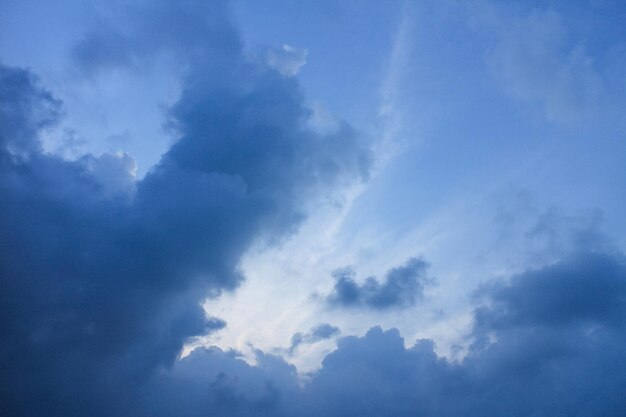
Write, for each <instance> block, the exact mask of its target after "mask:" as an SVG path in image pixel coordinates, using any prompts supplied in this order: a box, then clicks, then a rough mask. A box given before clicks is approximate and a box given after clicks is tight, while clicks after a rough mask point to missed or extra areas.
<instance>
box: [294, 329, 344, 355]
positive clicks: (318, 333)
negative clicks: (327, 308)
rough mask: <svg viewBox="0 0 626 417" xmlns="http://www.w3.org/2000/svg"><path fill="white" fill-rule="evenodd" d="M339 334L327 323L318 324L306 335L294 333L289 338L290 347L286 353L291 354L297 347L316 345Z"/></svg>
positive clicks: (337, 330)
mask: <svg viewBox="0 0 626 417" xmlns="http://www.w3.org/2000/svg"><path fill="white" fill-rule="evenodd" d="M340 333H341V331H340V330H339V328H338V327H335V326H332V325H330V324H328V323H322V324H319V325H317V326H315V327H313V328H312V329H310V330H309V331H308V332H306V333H301V332H298V333H295V334H294V335H293V336H291V345H290V346H289V349H288V350H287V352H288V353H289V354H293V353H294V352H295V350H296V349H297V348H298V346H300V345H302V344H311V343H316V342H319V341H321V340H326V339H330V338H331V337H335V336H338V335H339V334H340Z"/></svg>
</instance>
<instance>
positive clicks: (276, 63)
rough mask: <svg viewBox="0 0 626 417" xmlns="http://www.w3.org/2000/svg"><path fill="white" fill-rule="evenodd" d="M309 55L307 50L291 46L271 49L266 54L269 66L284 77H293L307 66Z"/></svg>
mask: <svg viewBox="0 0 626 417" xmlns="http://www.w3.org/2000/svg"><path fill="white" fill-rule="evenodd" d="M308 54H309V51H308V50H307V49H306V48H294V47H293V46H290V45H283V46H282V47H280V48H269V49H268V50H267V54H266V60H267V65H269V66H270V67H271V68H274V69H275V70H276V71H278V72H280V73H281V74H282V75H284V76H287V77H293V76H294V75H296V74H297V73H298V72H299V71H300V68H302V67H303V66H304V64H306V57H307V55H308Z"/></svg>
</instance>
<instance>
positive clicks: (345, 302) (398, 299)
mask: <svg viewBox="0 0 626 417" xmlns="http://www.w3.org/2000/svg"><path fill="white" fill-rule="evenodd" d="M427 268H428V263H426V262H425V261H424V260H422V259H419V258H411V259H409V260H408V261H407V262H406V263H405V264H404V265H402V266H399V267H396V268H393V269H391V270H390V271H389V272H387V274H386V275H385V281H384V282H382V283H381V282H379V281H378V280H377V279H376V278H374V277H369V278H367V279H366V280H365V282H364V283H363V284H359V283H357V282H356V280H355V275H356V274H355V272H354V270H353V269H352V268H343V269H339V270H337V271H335V272H334V273H333V275H334V277H335V279H336V282H335V286H334V287H333V291H332V292H331V294H329V295H328V296H327V297H326V299H327V302H328V303H329V304H330V305H332V306H337V307H369V308H373V309H381V310H382V309H388V308H393V307H410V306H412V305H414V304H415V303H416V302H417V301H418V300H419V299H421V297H422V296H423V291H424V287H425V286H426V285H427V284H430V283H432V279H431V278H429V277H428V276H427V275H426V269H427Z"/></svg>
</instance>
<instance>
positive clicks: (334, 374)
mask: <svg viewBox="0 0 626 417" xmlns="http://www.w3.org/2000/svg"><path fill="white" fill-rule="evenodd" d="M478 295H479V296H480V301H479V304H478V305H477V307H476V309H475V313H474V323H475V324H474V327H473V330H472V331H471V333H470V334H469V335H468V338H467V342H468V343H469V347H468V352H467V355H466V356H465V358H464V359H463V360H462V361H460V362H452V361H449V360H447V359H446V358H444V357H440V356H438V355H437V354H436V353H435V350H434V343H433V342H432V341H431V340H428V339H422V340H418V341H417V342H415V344H413V345H412V346H410V347H405V341H404V340H403V339H402V337H401V336H400V334H399V332H398V331H397V330H395V329H390V330H386V331H384V330H382V329H381V328H379V327H374V328H372V329H370V330H369V331H368V332H367V334H366V335H364V336H362V337H355V336H349V337H344V338H341V339H340V340H339V344H338V348H337V350H335V351H334V352H332V353H330V354H329V355H327V356H326V358H325V359H324V361H323V364H322V368H321V369H320V370H319V371H317V372H315V373H313V374H312V375H310V376H309V380H308V382H307V383H305V384H304V386H301V385H298V378H297V374H296V369H295V368H293V367H292V366H290V365H289V364H287V363H286V362H284V361H283V360H282V359H280V358H278V357H273V356H270V355H267V354H264V353H263V352H260V351H259V352H257V362H258V365H257V366H250V365H247V364H246V363H245V362H244V361H243V360H241V359H239V358H237V356H236V354H234V353H233V352H225V351H222V350H219V349H217V348H211V349H200V350H197V351H195V352H194V353H192V354H191V355H190V356H189V357H187V358H185V359H183V360H182V361H180V362H179V363H177V364H176V365H175V366H174V368H173V369H172V373H171V374H168V375H167V377H165V376H164V377H159V378H157V379H156V380H155V381H154V382H153V384H154V387H156V388H154V389H155V391H146V392H147V393H148V395H147V396H146V397H144V398H143V400H144V401H147V404H148V406H147V407H150V408H146V409H149V410H151V412H153V413H154V414H151V415H157V416H158V415H170V414H172V413H175V412H177V413H180V414H182V415H188V416H200V415H205V414H206V413H207V412H208V413H210V414H211V415H230V416H239V415H241V416H286V415H290V416H318V415H324V416H331V417H333V416H337V417H339V416H346V415H359V416H389V417H391V416H395V417H397V416H400V417H403V416H415V415H434V416H449V417H457V416H458V417H462V416H467V415H480V416H486V417H492V416H493V417H496V416H502V415H515V416H538V415H546V416H548V415H568V416H569V415H571V416H618V415H621V412H622V410H623V409H624V407H625V406H626V399H625V398H624V395H623V387H624V386H625V384H626V365H625V364H624V361H623V360H622V358H623V357H624V355H625V354H626V343H625V342H626V331H625V330H626V329H625V327H624V323H625V321H624V320H625V319H626V263H625V259H624V256H623V255H622V254H620V253H605V252H589V251H587V252H579V253H577V254H576V255H575V256H572V257H568V258H565V259H562V260H561V261H559V262H557V263H556V264H553V265H549V266H546V267H543V268H539V269H532V270H528V271H525V272H522V273H520V274H518V275H515V276H512V277H509V278H508V279H506V280H497V281H493V282H491V283H490V284H489V285H486V286H484V287H482V288H481V289H480V291H479V294H478ZM155 399H156V400H155ZM155 401H156V402H155ZM152 407H153V408H152ZM209 410H210V411H209Z"/></svg>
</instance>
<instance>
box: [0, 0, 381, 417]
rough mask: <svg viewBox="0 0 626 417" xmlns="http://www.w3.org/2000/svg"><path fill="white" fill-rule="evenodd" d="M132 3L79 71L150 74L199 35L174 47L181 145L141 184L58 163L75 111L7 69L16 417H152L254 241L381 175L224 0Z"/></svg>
mask: <svg viewBox="0 0 626 417" xmlns="http://www.w3.org/2000/svg"><path fill="white" fill-rule="evenodd" d="M133 10H134V9H133ZM133 10H131V11H130V12H129V15H130V16H139V15H140V18H138V19H139V20H137V22H136V27H134V29H133V30H130V31H128V32H127V33H124V36H118V35H117V34H116V33H114V31H113V32H111V31H110V30H109V28H110V27H112V25H113V24H112V23H111V24H110V25H103V26H101V28H100V29H98V31H97V36H96V35H94V34H92V35H88V36H87V37H86V38H85V39H84V40H83V41H81V43H80V45H79V46H78V48H79V50H80V51H82V52H81V53H82V55H81V54H79V55H78V57H77V58H76V59H77V61H76V62H77V69H78V70H79V71H83V72H84V73H88V72H90V71H92V73H94V74H95V73H97V72H98V71H109V70H111V68H112V67H113V66H119V65H126V64H127V63H128V62H131V63H132V64H133V65H139V66H141V65H148V64H149V62H150V56H152V55H153V54H155V53H157V52H158V51H162V50H164V49H167V48H169V49H167V50H168V51H171V50H173V49H176V48H178V47H179V46H180V45H181V42H188V46H189V48H187V49H185V51H184V52H181V51H177V52H176V53H175V55H176V56H177V57H178V58H179V59H180V60H181V64H182V65H184V66H186V71H185V73H184V77H183V79H182V80H181V93H180V97H179V99H178V100H177V102H176V103H175V104H174V105H173V106H172V107H171V108H170V109H169V112H168V121H167V123H168V125H169V126H170V129H171V131H172V132H174V133H175V134H176V141H175V143H174V144H173V145H172V147H171V148H170V149H169V150H168V151H167V152H166V153H165V154H164V155H163V157H162V159H161V161H160V162H159V163H158V164H157V165H156V166H155V167H153V169H152V170H151V171H150V172H149V173H148V174H147V175H146V176H145V178H144V179H142V180H141V181H136V179H135V177H134V175H133V171H134V161H133V160H132V158H131V157H130V156H129V155H126V154H116V155H109V154H104V155H100V156H94V155H88V156H85V157H83V158H81V159H79V160H76V161H67V160H64V159H62V158H60V157H57V156H54V155H51V154H46V153H43V152H42V151H41V146H40V134H41V132H42V129H45V128H46V127H47V126H51V125H53V124H54V123H56V122H58V120H59V118H60V117H61V114H62V110H61V106H62V103H60V102H59V101H58V100H56V99H55V98H54V97H53V95H52V94H51V93H50V92H48V91H46V90H45V89H43V88H42V87H41V86H40V84H39V82H38V81H37V78H36V77H35V76H34V75H33V74H31V73H30V72H28V71H26V70H23V69H17V68H9V67H4V66H1V67H0V95H1V96H2V97H1V98H2V100H1V102H2V104H1V105H0V122H1V123H0V144H1V145H2V146H1V147H0V192H1V193H2V196H3V197H2V199H1V201H0V213H2V215H1V216H0V230H1V231H2V232H1V233H0V247H1V248H2V251H1V253H0V285H1V286H2V288H3V290H2V292H1V294H0V316H1V317H0V339H1V340H2V342H1V343H0V364H1V367H2V369H3V372H2V375H1V376H0V387H1V388H0V390H1V392H2V399H1V400H0V401H1V404H0V409H2V411H3V413H4V414H6V415H13V416H31V415H49V416H56V415H101V416H117V415H139V414H142V413H143V412H140V409H138V408H137V407H143V405H140V404H139V394H138V390H139V389H140V387H143V386H144V384H147V383H148V381H150V380H151V379H152V378H153V377H154V376H155V375H156V374H160V373H164V374H165V375H167V373H168V371H167V368H168V367H171V366H172V364H173V363H174V362H175V360H176V358H177V356H178V355H179V353H180V351H181V348H182V346H183V344H184V343H185V341H186V340H188V338H190V337H192V336H198V335H202V334H207V333H210V332H214V331H217V330H219V329H221V328H223V327H224V325H225V324H224V323H223V322H222V321H220V320H219V319H215V318H207V317H205V313H204V311H203V309H202V307H201V306H200V302H201V301H202V300H203V299H204V298H205V297H206V296H207V295H213V296H216V295H218V294H219V293H220V292H222V291H228V290H233V289H234V288H236V287H237V286H238V285H239V284H240V282H241V280H242V279H243V276H242V274H241V271H240V270H239V262H240V259H241V256H242V255H243V254H244V253H245V251H246V250H247V249H248V248H249V247H250V245H251V244H252V243H253V242H258V241H269V240H271V241H276V240H279V239H280V238H281V237H283V236H285V235H286V234H288V233H291V232H292V231H293V230H294V228H295V227H297V225H298V224H299V222H300V221H301V220H302V219H303V218H304V216H305V215H306V212H305V209H304V206H305V204H306V201H307V199H308V197H309V196H312V195H313V194H316V193H318V192H324V191H325V190H328V189H330V188H332V187H334V186H335V185H337V184H340V183H346V182H348V183H349V182H353V181H360V180H363V179H365V178H366V177H367V173H368V171H369V164H370V162H369V161H370V156H369V151H368V149H367V146H366V144H364V143H362V142H361V139H360V138H359V136H358V135H357V133H356V132H355V131H354V130H353V129H352V128H350V126H348V125H347V124H345V123H344V124H343V125H342V127H341V129H339V130H338V131H336V132H334V133H333V134H329V135H322V134H319V133H316V132H314V131H312V130H310V129H308V128H307V127H306V123H305V122H306V119H307V117H308V110H307V109H306V107H305V105H304V103H303V97H302V94H301V91H300V88H299V86H298V84H297V81H296V80H295V79H293V78H285V77H283V76H282V75H281V74H280V73H278V72H276V71H275V70H273V69H271V68H268V67H267V66H264V65H261V64H259V63H256V62H250V61H248V60H247V58H246V57H245V56H244V54H243V52H242V50H241V47H240V42H239V38H238V34H237V32H236V31H235V30H234V29H233V28H232V26H231V24H230V20H229V19H228V10H227V8H226V6H225V5H224V4H223V3H222V2H212V3H210V4H208V3H204V2H185V3H183V4H177V5H176V7H174V6H173V5H171V4H170V3H169V2H165V3H160V2H159V3H151V4H150V7H148V8H145V9H141V8H140V9H136V10H134V11H133ZM135 13H136V14H135ZM120 16H123V14H121V15H120ZM166 17H167V20H166V21H165V20H163V19H165V18H166ZM120 19H122V20H123V18H122V17H120ZM165 22H166V23H167V24H164V23H165ZM157 32H158V33H157ZM94 36H96V38H94ZM94 39H97V42H96V41H95V40H94ZM103 43H104V44H106V45H108V46H109V47H108V48H100V47H101V45H102V44H103ZM155 51H156V52H155ZM113 52H115V53H113ZM118 52H119V53H121V54H125V55H124V56H126V58H124V59H121V58H120V57H118V56H117V55H115V54H117V53H118ZM171 53H172V54H174V52H171ZM93 54H96V55H97V54H102V55H98V56H96V57H94V56H93ZM143 58H146V61H144V60H143ZM166 379H167V377H166ZM34 397H36V398H37V400H36V401H31V399H32V398H34Z"/></svg>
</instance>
